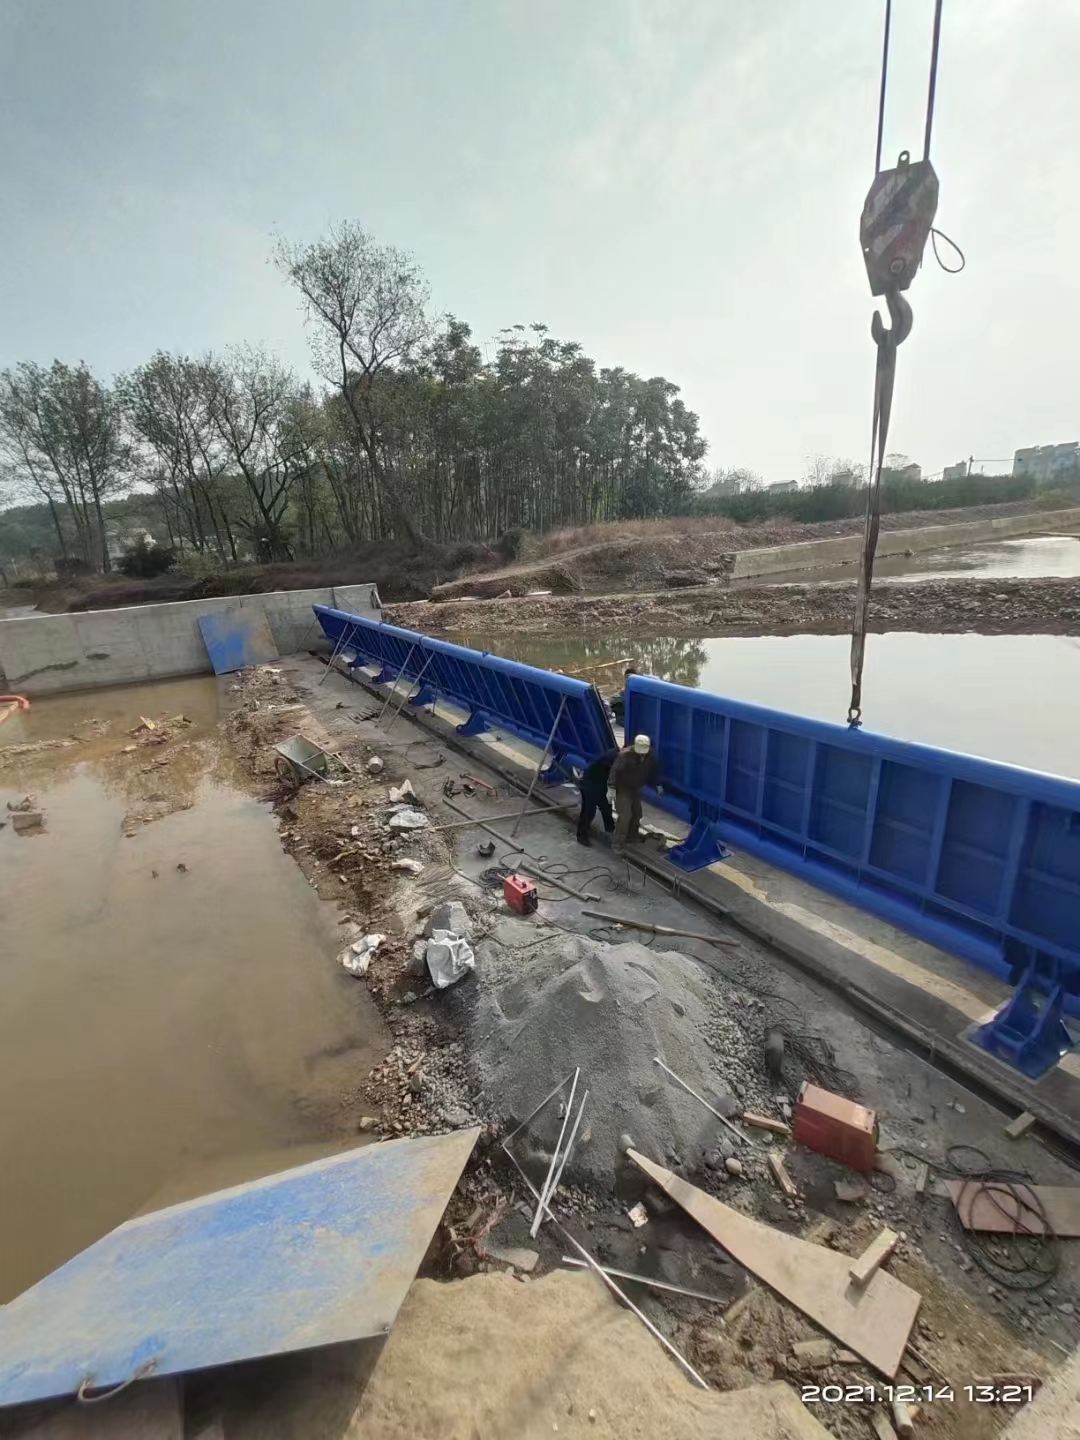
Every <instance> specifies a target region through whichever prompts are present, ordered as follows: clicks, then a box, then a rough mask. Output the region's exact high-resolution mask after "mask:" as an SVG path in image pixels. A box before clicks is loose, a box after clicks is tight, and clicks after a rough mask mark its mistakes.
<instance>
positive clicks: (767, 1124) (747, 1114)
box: [742, 1110, 791, 1136]
mask: <svg viewBox="0 0 1080 1440" xmlns="http://www.w3.org/2000/svg"><path fill="white" fill-rule="evenodd" d="M742 1118H743V1124H744V1125H753V1127H754V1129H755V1130H768V1131H769V1132H770V1134H772V1135H783V1136H788V1135H790V1134H791V1126H790V1125H788V1124H786V1123H785V1122H784V1121H783V1120H772V1119H770V1117H769V1116H768V1115H755V1114H754V1113H753V1111H751V1110H744V1111H743V1117H742Z"/></svg>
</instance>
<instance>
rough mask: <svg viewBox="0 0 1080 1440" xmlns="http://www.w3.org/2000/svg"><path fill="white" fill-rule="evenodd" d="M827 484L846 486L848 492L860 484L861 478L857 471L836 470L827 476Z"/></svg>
mask: <svg viewBox="0 0 1080 1440" xmlns="http://www.w3.org/2000/svg"><path fill="white" fill-rule="evenodd" d="M829 484H830V485H846V486H847V487H848V489H849V490H850V489H853V488H854V487H855V486H856V485H861V484H862V476H861V475H860V474H859V472H858V471H857V470H836V471H834V472H833V474H832V475H830V476H829Z"/></svg>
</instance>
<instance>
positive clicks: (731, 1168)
mask: <svg viewBox="0 0 1080 1440" xmlns="http://www.w3.org/2000/svg"><path fill="white" fill-rule="evenodd" d="M724 1169H725V1170H726V1171H727V1173H728V1174H729V1175H741V1174H742V1173H743V1167H742V1161H741V1160H737V1159H736V1158H735V1156H734V1155H729V1156H728V1157H727V1159H726V1160H725V1161H724Z"/></svg>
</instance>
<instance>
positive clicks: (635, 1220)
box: [626, 1200, 649, 1230]
mask: <svg viewBox="0 0 1080 1440" xmlns="http://www.w3.org/2000/svg"><path fill="white" fill-rule="evenodd" d="M626 1218H627V1219H628V1220H629V1221H630V1224H631V1225H633V1227H634V1229H635V1230H640V1228H641V1227H642V1225H647V1224H648V1223H649V1212H648V1211H647V1210H646V1209H645V1206H644V1205H643V1204H642V1203H641V1201H640V1200H639V1201H638V1203H637V1204H636V1205H635V1206H634V1207H633V1209H632V1210H628V1211H627V1212H626Z"/></svg>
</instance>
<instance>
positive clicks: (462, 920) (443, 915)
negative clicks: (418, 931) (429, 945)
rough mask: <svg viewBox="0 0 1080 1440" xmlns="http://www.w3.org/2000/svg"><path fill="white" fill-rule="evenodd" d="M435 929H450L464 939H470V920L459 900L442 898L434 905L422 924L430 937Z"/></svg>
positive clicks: (425, 932)
mask: <svg viewBox="0 0 1080 1440" xmlns="http://www.w3.org/2000/svg"><path fill="white" fill-rule="evenodd" d="M436 930H452V931H453V932H454V934H455V935H462V936H464V937H465V939H466V940H471V939H472V920H471V919H470V918H469V912H468V911H467V910H466V909H465V906H464V905H463V904H462V903H461V901H460V900H443V901H442V902H441V903H440V904H438V905H436V906H435V909H434V910H432V912H431V914H430V915H429V916H428V919H427V924H426V925H425V926H424V934H425V935H426V936H428V938H429V939H430V937H431V936H432V935H434V934H435V931H436Z"/></svg>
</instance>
